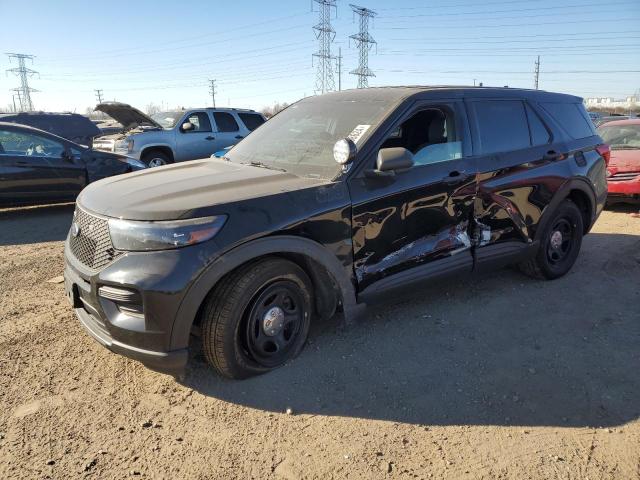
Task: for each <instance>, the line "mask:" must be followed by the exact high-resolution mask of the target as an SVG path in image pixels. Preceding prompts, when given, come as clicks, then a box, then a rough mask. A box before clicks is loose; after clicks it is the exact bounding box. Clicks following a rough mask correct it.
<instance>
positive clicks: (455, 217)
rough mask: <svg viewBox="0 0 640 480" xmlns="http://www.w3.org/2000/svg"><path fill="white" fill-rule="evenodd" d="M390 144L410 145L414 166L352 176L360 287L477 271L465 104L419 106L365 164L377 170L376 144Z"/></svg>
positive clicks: (472, 170)
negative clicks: (447, 272)
mask: <svg viewBox="0 0 640 480" xmlns="http://www.w3.org/2000/svg"><path fill="white" fill-rule="evenodd" d="M388 147H404V148H407V149H408V150H409V151H411V152H412V153H413V155H414V161H415V164H414V166H413V167H412V168H410V169H408V170H406V171H404V172H398V173H396V174H395V175H393V176H376V175H367V174H366V172H364V171H361V172H360V173H358V174H356V175H355V177H354V178H352V179H351V180H350V182H349V188H350V192H351V199H352V204H353V209H352V228H353V253H354V269H355V274H356V278H357V281H358V289H359V291H360V292H364V291H366V290H369V291H375V290H376V288H378V287H380V285H384V286H385V288H388V287H390V286H394V285H395V284H397V285H401V284H403V283H405V281H411V280H412V279H419V278H422V277H425V276H428V275H429V273H437V271H438V270H443V271H445V270H456V271H471V269H472V266H473V258H472V255H471V239H470V237H469V229H470V225H469V222H470V220H471V215H472V210H473V198H474V196H475V190H476V180H475V177H476V167H475V161H474V160H473V159H472V158H470V152H471V150H470V145H469V134H468V127H467V122H466V114H465V111H464V107H463V104H462V102H460V101H451V102H446V101H443V102H438V103H437V104H418V105H416V106H415V108H414V109H413V110H411V112H410V113H409V114H407V115H405V116H404V117H403V118H402V119H400V120H399V121H398V122H397V123H396V125H395V126H393V127H392V128H391V129H390V131H389V132H388V134H387V135H386V137H385V138H384V140H383V141H382V142H381V143H380V145H379V146H377V147H376V148H375V149H374V150H373V154H372V156H371V158H369V159H367V160H366V161H365V165H364V167H365V169H367V168H370V169H372V168H374V165H375V158H376V156H377V152H378V150H379V149H380V148H388ZM378 282H381V283H378ZM376 285H377V286H376Z"/></svg>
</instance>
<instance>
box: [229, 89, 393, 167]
mask: <svg viewBox="0 0 640 480" xmlns="http://www.w3.org/2000/svg"><path fill="white" fill-rule="evenodd" d="M396 102H397V99H395V98H386V97H384V98H366V99H358V100H356V99H352V98H345V97H344V96H335V97H332V96H317V97H308V98H305V99H303V100H300V101H299V102H297V103H295V104H293V105H291V106H290V107H288V108H286V109H285V110H283V111H282V112H280V113H278V115H275V116H274V117H273V118H272V119H270V120H269V121H268V122H265V123H264V124H263V125H262V126H261V127H260V128H258V129H257V130H255V131H254V132H252V133H251V135H249V136H248V137H247V138H245V139H244V140H242V141H241V142H240V143H238V144H237V145H236V146H235V147H233V148H232V149H231V150H229V151H228V152H227V153H226V154H225V158H227V159H228V160H229V161H231V162H234V163H247V164H259V165H261V166H264V167H267V168H275V169H282V170H285V171H287V172H290V173H293V174H294V175H299V176H305V177H313V178H325V179H333V178H336V177H337V176H338V175H339V174H340V172H341V170H342V166H341V165H339V164H338V163H336V161H335V160H334V156H333V147H334V145H335V143H336V142H337V141H338V140H341V139H343V138H346V137H348V136H351V137H352V138H357V141H356V144H357V145H358V146H360V145H361V143H362V142H364V141H366V138H367V137H368V136H369V135H370V134H371V132H373V131H374V130H375V129H376V128H377V126H378V125H379V123H380V122H381V121H382V119H383V118H384V117H385V115H386V114H387V113H388V112H389V111H390V110H391V109H392V107H393V106H395V104H396Z"/></svg>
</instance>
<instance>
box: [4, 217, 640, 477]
mask: <svg viewBox="0 0 640 480" xmlns="http://www.w3.org/2000/svg"><path fill="white" fill-rule="evenodd" d="M633 211H634V210H632V209H630V208H623V207H620V208H617V209H616V210H614V211H606V212H605V213H603V215H602V216H601V218H600V220H599V221H598V223H597V225H596V226H595V228H594V231H593V233H592V234H590V235H589V236H587V237H586V238H585V240H584V244H583V251H582V253H581V255H580V257H579V259H578V262H577V263H576V265H575V267H574V269H573V271H572V272H571V273H570V274H569V275H567V276H566V277H564V278H562V279H559V280H556V281H553V282H540V281H534V280H531V279H529V278H527V277H524V276H522V275H521V274H519V273H518V272H516V271H514V270H511V269H506V270H501V271H499V272H495V273H493V274H490V275H484V276H479V277H476V278H464V279H456V280H452V281H449V282H443V283H440V284H438V285H436V286H433V287H430V288H421V289H420V290H421V291H417V290H418V289H416V292H415V295H414V296H413V297H411V298H408V299H406V300H404V301H403V302H402V303H395V304H392V305H386V306H382V307H376V308H372V309H370V311H369V314H368V317H367V318H365V319H363V320H361V321H359V322H358V323H357V324H356V325H354V326H352V327H349V328H348V329H346V330H345V329H343V328H341V322H340V319H339V318H335V319H332V320H331V321H330V322H328V323H325V324H323V325H316V326H314V328H313V331H312V334H311V337H310V340H309V345H307V347H306V348H305V350H304V351H303V353H302V354H301V356H300V357H299V358H298V359H296V360H295V361H294V362H291V363H290V364H288V365H286V366H285V367H283V368H282V369H280V370H278V371H276V372H273V373H271V374H268V375H264V376H262V377H259V378H255V379H252V380H248V381H244V382H231V381H226V380H223V379H221V378H219V377H217V376H216V375H215V374H214V373H213V372H212V371H210V370H209V369H208V368H207V366H206V364H205V363H204V360H203V357H202V355H201V353H199V352H197V351H195V352H194V353H193V354H192V358H191V360H190V368H189V371H188V373H187V375H186V378H185V379H184V380H183V381H181V382H180V383H178V382H177V381H176V380H174V379H173V378H171V377H168V376H164V375H161V374H157V373H154V372H151V371H149V370H147V369H145V368H144V367H142V366H141V365H139V364H137V363H136V362H133V361H130V360H127V359H125V358H123V357H120V356H117V355H115V354H112V353H110V352H108V351H107V350H105V349H104V348H102V347H101V346H99V345H98V344H97V343H96V342H94V341H93V340H91V339H90V338H89V337H88V335H87V334H85V333H84V331H83V330H82V328H81V326H80V325H79V323H78V322H77V321H76V319H75V318H74V316H73V314H72V312H71V309H70V307H69V305H68V304H67V301H66V298H65V296H64V292H63V286H62V284H60V283H50V282H47V280H50V279H52V278H54V277H56V276H59V275H61V273H62V269H63V254H62V250H63V238H64V237H65V235H66V232H67V229H68V226H69V223H70V219H71V214H72V206H56V207H40V208H29V209H17V210H5V211H0V478H2V479H5V478H20V479H27V478H56V479H57V478H77V477H92V478H100V479H103V478H104V479H110V478H113V479H122V478H125V477H128V476H132V477H144V478H167V479H175V478H196V479H205V478H224V479H226V478H247V479H248V478H255V479H271V478H285V479H298V478H322V479H327V478H363V479H373V478H456V479H457V478H462V479H498V478H500V479H506V478H517V479H555V478H558V479H587V478H588V479H591V480H594V479H623V480H629V479H638V478H640V421H639V417H640V348H639V347H640V218H637V217H634V216H633V215H632V214H631V213H632V212H633ZM194 350H197V349H194ZM288 408H290V409H291V411H290V413H289V414H288V413H287V409H288Z"/></svg>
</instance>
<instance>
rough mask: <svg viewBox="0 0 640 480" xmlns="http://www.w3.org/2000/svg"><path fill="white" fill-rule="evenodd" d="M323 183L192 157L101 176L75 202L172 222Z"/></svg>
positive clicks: (112, 212) (107, 213)
mask: <svg viewBox="0 0 640 480" xmlns="http://www.w3.org/2000/svg"><path fill="white" fill-rule="evenodd" d="M327 182H328V180H321V179H317V178H314V179H312V178H302V177H298V176H296V175H293V174H291V173H286V172H280V171H276V170H268V169H266V168H260V167H252V166H250V165H239V164H234V163H230V162H227V161H225V160H217V159H205V160H193V161H190V162H182V163H177V164H173V165H167V166H164V167H156V168H150V169H147V170H143V171H140V172H135V173H131V174H129V175H121V176H116V177H110V178H105V179H104V180H100V181H99V182H96V183H92V184H90V185H88V186H87V187H86V188H85V189H84V190H83V191H82V193H81V194H80V196H79V197H78V203H79V204H80V205H82V207H84V208H86V209H88V210H90V211H92V212H95V213H97V214H100V215H105V216H108V217H117V218H124V219H128V220H175V219H179V218H190V217H199V216H206V215H207V214H210V212H205V211H204V210H207V209H210V207H216V206H219V205H224V204H227V203H232V202H238V201H241V200H247V199H250V198H257V197H263V196H270V195H276V194H279V193H284V192H290V191H293V190H299V189H303V188H309V187H314V186H317V185H321V184H325V183H327ZM220 213H224V212H220Z"/></svg>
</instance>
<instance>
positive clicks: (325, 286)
mask: <svg viewBox="0 0 640 480" xmlns="http://www.w3.org/2000/svg"><path fill="white" fill-rule="evenodd" d="M265 258H285V259H287V260H290V261H292V262H293V263H295V264H296V265H298V266H299V267H300V268H302V270H304V272H305V273H306V274H307V275H308V276H309V279H310V280H311V283H312V284H313V290H314V291H313V293H314V307H315V311H316V314H317V315H318V316H319V317H320V318H321V319H322V320H326V319H329V318H331V316H333V314H334V313H335V312H336V310H337V309H338V306H339V305H340V304H341V302H342V295H341V294H340V291H339V288H338V286H337V283H336V281H335V280H334V279H333V277H332V276H331V274H330V273H329V271H328V270H327V269H326V268H325V267H324V266H323V265H322V264H321V263H319V262H317V261H315V260H313V259H312V258H310V257H308V256H306V255H303V254H298V253H286V252H282V253H277V254H268V255H262V256H259V257H255V258H252V259H251V260H249V261H247V262H245V263H243V264H241V265H238V266H237V267H236V268H234V269H233V270H231V271H229V272H227V273H226V274H225V275H224V276H223V277H222V278H221V279H220V280H219V281H218V282H217V283H216V284H215V285H213V287H211V290H210V291H209V293H208V294H207V295H206V296H205V298H204V300H203V301H202V304H201V305H200V306H199V308H198V314H197V315H196V318H195V319H194V322H193V326H194V327H199V326H200V324H201V321H202V311H203V307H204V305H205V304H206V303H207V299H208V298H209V296H210V295H211V292H212V291H213V290H214V289H215V288H216V287H217V286H218V285H220V284H221V283H222V282H224V281H225V280H226V279H227V278H228V277H229V276H230V275H231V274H232V273H233V272H235V271H236V270H237V269H239V268H243V267H245V266H246V265H248V264H250V263H255V262H257V261H259V260H263V259H265Z"/></svg>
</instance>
